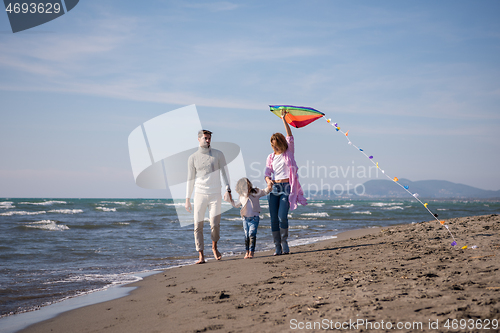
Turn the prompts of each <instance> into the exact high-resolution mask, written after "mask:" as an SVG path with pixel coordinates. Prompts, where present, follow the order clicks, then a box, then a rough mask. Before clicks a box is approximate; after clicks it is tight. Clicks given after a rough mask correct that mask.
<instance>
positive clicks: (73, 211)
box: [48, 209, 83, 214]
mask: <svg viewBox="0 0 500 333" xmlns="http://www.w3.org/2000/svg"><path fill="white" fill-rule="evenodd" d="M48 212H49V213H58V214H78V213H83V210H81V209H52V210H49V211H48Z"/></svg>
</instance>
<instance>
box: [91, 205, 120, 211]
mask: <svg viewBox="0 0 500 333" xmlns="http://www.w3.org/2000/svg"><path fill="white" fill-rule="evenodd" d="M95 209H97V210H102V211H103V212H116V208H108V207H101V206H99V207H96V208H95Z"/></svg>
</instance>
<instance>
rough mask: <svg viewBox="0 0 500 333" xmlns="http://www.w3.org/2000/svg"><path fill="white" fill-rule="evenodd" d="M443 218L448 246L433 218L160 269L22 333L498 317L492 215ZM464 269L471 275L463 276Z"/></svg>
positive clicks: (499, 283) (284, 327) (499, 281)
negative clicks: (122, 291)
mask: <svg viewBox="0 0 500 333" xmlns="http://www.w3.org/2000/svg"><path fill="white" fill-rule="evenodd" d="M446 222H447V224H449V225H450V229H451V230H452V231H453V232H454V234H455V237H456V238H457V242H458V246H456V247H451V246H450V245H449V243H450V242H451V238H450V237H449V235H448V234H447V232H446V230H445V229H444V228H443V227H442V226H441V225H439V224H438V223H436V222H435V221H430V222H421V223H416V224H404V225H397V226H390V227H384V228H365V229H357V230H354V231H347V232H343V233H340V234H338V235H337V236H338V237H337V238H335V239H330V240H325V241H320V242H316V243H311V244H307V245H299V246H295V247H293V248H292V254H291V255H286V256H276V257H275V256H272V252H271V251H263V252H257V253H256V256H255V258H254V259H252V260H244V259H242V258H238V257H239V256H232V257H226V259H225V260H224V259H223V260H222V261H220V262H216V261H208V262H207V263H206V264H204V265H187V266H180V267H176V268H172V269H167V270H164V271H160V273H159V274H155V275H152V276H150V277H147V278H145V279H144V280H142V281H139V282H136V283H133V284H129V285H127V287H138V288H137V289H135V290H133V291H132V292H131V293H130V294H129V295H127V296H125V297H121V298H119V299H115V300H112V301H107V302H104V303H99V304H93V305H89V306H86V307H83V308H79V309H76V310H71V311H69V312H64V313H62V314H59V315H58V316H57V317H55V318H52V319H49V320H46V321H43V322H38V323H36V324H34V325H32V326H30V327H28V328H26V329H25V330H22V332H47V331H54V332H68V331H71V332H80V331H81V332H83V331H88V330H91V331H102V330H103V329H104V328H108V331H110V332H137V331H148V332H150V331H151V332H152V331H155V330H158V331H162V330H161V327H164V326H163V325H168V327H169V328H172V329H173V331H176V332H193V331H197V330H198V331H204V330H205V331H206V330H219V331H227V330H231V331H239V332H244V331H245V330H246V329H247V328H250V327H251V328H252V331H256V330H257V331H264V332H265V331H276V330H278V331H292V330H293V327H291V326H290V325H292V320H297V321H295V322H293V323H295V324H297V323H301V322H302V323H303V322H308V321H315V320H316V321H318V320H322V319H323V318H332V319H334V318H337V319H338V320H343V319H345V320H348V319H349V318H353V319H355V318H356V317H357V316H361V315H362V316H363V318H368V319H370V320H372V321H375V322H376V320H377V319H384V320H386V321H387V319H389V320H393V321H396V320H398V319H399V320H402V319H407V320H416V319H421V321H422V322H425V323H426V324H427V321H428V320H431V319H432V320H439V319H443V316H448V318H465V317H467V316H472V318H480V319H481V320H483V319H484V320H486V319H489V320H493V319H497V320H498V319H500V315H499V314H500V302H498V299H499V295H500V278H498V277H496V273H495V272H496V271H497V270H498V268H499V266H500V265H499V258H498V255H499V252H498V251H499V250H498V249H499V247H500V237H499V235H498V230H499V229H500V228H499V223H498V222H500V219H499V218H498V216H497V215H495V214H493V215H485V216H474V217H462V218H454V219H449V220H447V221H446ZM467 243H468V244H467ZM423 244H425V246H423ZM464 245H468V246H469V248H468V249H465V250H462V249H461V247H462V246H464ZM473 245H476V246H478V248H476V249H472V248H471V247H472V246H473ZM464 262H465V264H464ZM470 265H475V266H478V267H479V269H476V270H470V271H469V270H466V269H467V268H469V267H468V266H470ZM369 266H371V267H369ZM382 266H384V267H382ZM492 267H493V268H492ZM369 268H370V269H369ZM454 278H456V279H457V280H458V281H455V282H456V283H455V282H454V281H453V279H454ZM435 280H439V283H434V282H435ZM443 285H445V286H446V288H444V289H442V288H441V287H442V286H443ZM415 289H416V290H415ZM472 294H474V295H472ZM375 296H376V297H375ZM457 304H458V305H457ZM471 304H472V305H471ZM424 305H426V306H424ZM415 307H417V308H415ZM439 308H444V310H443V311H436V309H439ZM447 308H450V309H448V310H446V309H447ZM424 317H425V318H424ZM85 318H95V320H91V321H86V320H85ZM193 318H199V320H197V321H193V320H192V319H193ZM426 318H428V319H426ZM423 319H425V320H423ZM276 325H278V326H276Z"/></svg>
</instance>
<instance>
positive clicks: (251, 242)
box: [243, 215, 260, 252]
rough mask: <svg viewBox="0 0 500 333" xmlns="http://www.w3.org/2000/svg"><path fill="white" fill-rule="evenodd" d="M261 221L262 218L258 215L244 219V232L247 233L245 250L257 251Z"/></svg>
mask: <svg viewBox="0 0 500 333" xmlns="http://www.w3.org/2000/svg"><path fill="white" fill-rule="evenodd" d="M259 221H260V217H259V216H258V215H256V216H252V217H244V218H243V230H244V231H245V250H247V251H252V252H253V251H255V243H256V238H257V228H258V227H259Z"/></svg>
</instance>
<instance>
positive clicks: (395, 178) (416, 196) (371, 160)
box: [323, 116, 457, 246]
mask: <svg viewBox="0 0 500 333" xmlns="http://www.w3.org/2000/svg"><path fill="white" fill-rule="evenodd" d="M323 118H325V120H326V122H327V123H329V124H331V125H332V126H333V127H335V130H336V131H337V132H340V133H342V134H344V136H345V137H346V139H347V143H348V144H349V145H350V146H353V147H354V148H356V149H357V150H358V151H359V152H360V153H362V154H363V155H365V157H366V158H368V159H369V160H370V162H372V163H373V165H375V166H376V167H377V169H380V171H381V172H382V173H383V174H384V176H386V177H387V178H389V179H390V180H392V181H393V182H395V183H396V184H398V185H399V186H400V187H401V188H402V189H403V190H405V191H406V192H408V193H409V194H410V195H411V196H412V197H414V198H415V200H417V201H418V202H420V204H422V206H424V208H425V209H426V210H427V211H428V212H429V214H431V215H432V217H433V218H434V219H435V220H436V221H438V222H439V223H440V224H442V225H443V226H444V227H445V228H446V230H447V231H448V233H449V234H450V236H451V238H452V239H453V243H451V245H452V246H455V245H456V244H457V241H456V240H455V237H454V236H453V234H452V232H451V230H450V228H449V227H448V225H446V224H444V221H440V220H439V219H438V218H437V214H434V213H433V212H432V211H431V210H430V209H429V207H427V206H428V204H427V203H423V202H422V201H421V200H420V199H419V198H418V194H417V193H411V192H410V191H409V190H408V188H409V187H408V186H404V185H402V184H401V183H400V182H399V179H398V178H397V177H394V178H391V177H390V176H389V175H387V174H386V173H385V171H384V170H382V169H381V168H380V167H379V165H378V162H375V161H374V160H373V156H368V154H366V153H365V152H364V150H363V149H361V148H359V147H358V146H356V145H355V144H354V143H353V142H352V141H351V140H350V139H349V131H347V132H344V131H342V130H341V129H340V127H339V126H338V124H337V123H332V122H331V119H327V118H326V116H323Z"/></svg>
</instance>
